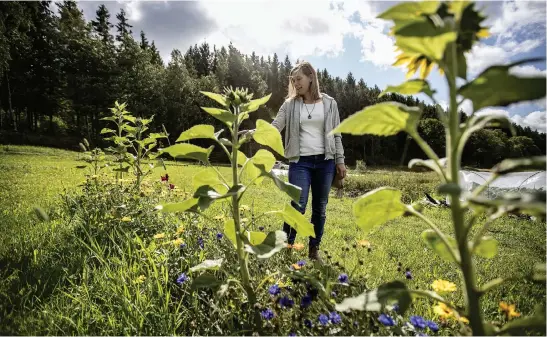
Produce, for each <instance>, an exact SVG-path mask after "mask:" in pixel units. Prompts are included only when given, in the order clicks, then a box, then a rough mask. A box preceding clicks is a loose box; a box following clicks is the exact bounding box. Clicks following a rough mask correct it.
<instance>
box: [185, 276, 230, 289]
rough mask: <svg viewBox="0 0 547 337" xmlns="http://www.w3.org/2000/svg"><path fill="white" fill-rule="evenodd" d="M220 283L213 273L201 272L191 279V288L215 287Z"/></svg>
mask: <svg viewBox="0 0 547 337" xmlns="http://www.w3.org/2000/svg"><path fill="white" fill-rule="evenodd" d="M220 285H222V281H220V280H218V279H217V278H216V277H215V276H214V275H213V274H210V273H203V274H201V275H199V276H198V277H196V278H195V279H194V280H193V281H192V285H191V286H190V288H191V289H203V288H217V287H218V286H220Z"/></svg>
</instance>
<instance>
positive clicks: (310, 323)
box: [304, 318, 313, 329]
mask: <svg viewBox="0 0 547 337" xmlns="http://www.w3.org/2000/svg"><path fill="white" fill-rule="evenodd" d="M304 326H305V327H306V328H308V329H311V328H312V327H313V323H312V322H311V321H310V320H309V319H307V318H306V319H305V320H304Z"/></svg>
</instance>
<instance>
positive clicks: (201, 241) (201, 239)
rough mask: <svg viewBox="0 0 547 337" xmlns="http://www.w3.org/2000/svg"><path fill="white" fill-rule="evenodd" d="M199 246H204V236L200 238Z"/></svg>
mask: <svg viewBox="0 0 547 337" xmlns="http://www.w3.org/2000/svg"><path fill="white" fill-rule="evenodd" d="M198 246H200V247H201V248H203V246H204V244H203V238H202V237H199V238H198Z"/></svg>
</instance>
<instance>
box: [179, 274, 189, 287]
mask: <svg viewBox="0 0 547 337" xmlns="http://www.w3.org/2000/svg"><path fill="white" fill-rule="evenodd" d="M187 280H188V276H186V274H185V273H182V274H180V276H179V277H178V278H177V283H178V284H179V285H181V284H183V283H184V282H186V281H187Z"/></svg>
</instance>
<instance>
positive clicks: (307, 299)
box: [300, 294, 313, 308]
mask: <svg viewBox="0 0 547 337" xmlns="http://www.w3.org/2000/svg"><path fill="white" fill-rule="evenodd" d="M312 300H313V299H312V297H311V295H310V294H306V295H304V297H302V302H301V303H300V306H301V307H302V308H307V307H309V306H310V305H311V302H312Z"/></svg>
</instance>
